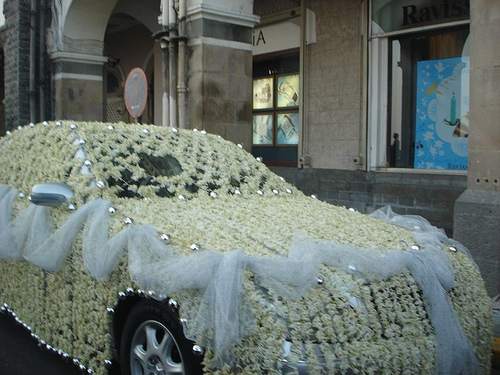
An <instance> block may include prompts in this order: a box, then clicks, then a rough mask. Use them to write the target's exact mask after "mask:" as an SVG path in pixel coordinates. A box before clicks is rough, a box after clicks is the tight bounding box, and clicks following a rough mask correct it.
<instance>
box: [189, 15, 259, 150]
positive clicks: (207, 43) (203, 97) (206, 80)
mask: <svg viewBox="0 0 500 375" xmlns="http://www.w3.org/2000/svg"><path fill="white" fill-rule="evenodd" d="M187 32H188V36H189V40H190V44H189V58H188V73H189V74H188V100H187V110H188V113H187V116H188V124H190V127H193V128H198V129H205V130H207V131H208V132H210V133H214V134H219V135H221V136H222V137H224V138H226V139H228V140H230V141H232V142H234V143H242V144H244V145H245V146H246V147H249V145H251V139H252V138H251V137H252V128H251V122H252V108H251V101H252V52H251V40H252V29H251V28H250V27H248V26H241V25H235V24H230V23H225V22H219V21H214V20H207V19H198V20H195V21H192V22H189V23H188V25H187Z"/></svg>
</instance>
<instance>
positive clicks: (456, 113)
mask: <svg viewBox="0 0 500 375" xmlns="http://www.w3.org/2000/svg"><path fill="white" fill-rule="evenodd" d="M416 98H417V103H416V118H415V123H416V130H415V165H414V167H415V168H425V169H447V170H467V162H468V159H467V155H468V146H469V139H468V137H469V58H468V57H456V58H448V59H438V60H427V61H419V62H418V64H417V95H416Z"/></svg>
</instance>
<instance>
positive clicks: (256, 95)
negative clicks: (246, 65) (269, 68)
mask: <svg viewBox="0 0 500 375" xmlns="http://www.w3.org/2000/svg"><path fill="white" fill-rule="evenodd" d="M273 107H274V80H273V78H272V77H270V78H258V79H254V80H253V109H254V110H256V109H272V108H273Z"/></svg>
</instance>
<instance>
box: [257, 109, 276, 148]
mask: <svg viewBox="0 0 500 375" xmlns="http://www.w3.org/2000/svg"><path fill="white" fill-rule="evenodd" d="M273 119H274V116H273V115H272V114H271V115H254V116H253V138H252V143H253V145H254V146H272V145H273V144H274V121H273Z"/></svg>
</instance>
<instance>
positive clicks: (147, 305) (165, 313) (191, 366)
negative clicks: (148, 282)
mask: <svg viewBox="0 0 500 375" xmlns="http://www.w3.org/2000/svg"><path fill="white" fill-rule="evenodd" d="M175 315H176V314H174V313H173V312H171V311H169V308H168V307H167V306H166V305H164V304H162V303H161V302H157V301H147V300H144V301H140V302H138V304H137V305H136V306H134V308H133V309H132V311H131V312H130V314H129V316H128V317H127V320H126V322H125V325H124V327H123V332H122V338H121V342H120V349H119V354H120V367H121V375H131V370H130V345H131V343H132V339H133V337H134V334H135V331H136V330H137V328H138V327H139V326H140V325H141V324H142V323H143V322H145V321H148V320H155V321H157V322H159V323H161V324H163V325H164V326H165V327H167V328H168V330H169V331H170V333H171V334H172V336H174V338H175V341H176V342H177V346H178V347H179V350H180V352H181V356H182V360H183V362H184V370H185V372H186V375H198V374H203V370H202V365H201V358H200V357H198V356H195V355H194V354H193V350H192V348H193V342H192V341H190V340H188V339H186V338H185V336H184V333H183V329H182V325H181V324H180V321H179V319H178V317H176V316H175Z"/></svg>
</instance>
